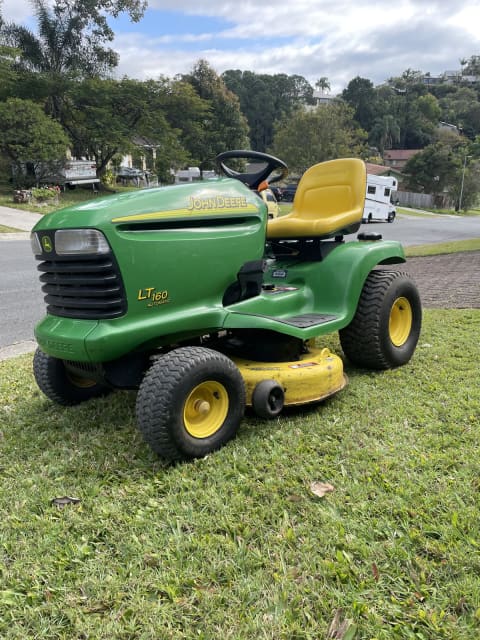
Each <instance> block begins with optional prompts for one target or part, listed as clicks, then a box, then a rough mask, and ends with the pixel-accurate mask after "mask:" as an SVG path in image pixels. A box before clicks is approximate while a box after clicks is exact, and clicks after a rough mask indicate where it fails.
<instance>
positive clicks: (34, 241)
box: [30, 233, 42, 256]
mask: <svg viewBox="0 0 480 640" xmlns="http://www.w3.org/2000/svg"><path fill="white" fill-rule="evenodd" d="M30 245H31V247H32V252H33V255H34V256H40V255H42V245H41V244H40V240H39V239H38V236H37V234H36V233H31V234H30Z"/></svg>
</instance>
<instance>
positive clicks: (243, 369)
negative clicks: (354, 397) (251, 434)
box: [233, 348, 347, 406]
mask: <svg viewBox="0 0 480 640" xmlns="http://www.w3.org/2000/svg"><path fill="white" fill-rule="evenodd" d="M233 360H234V361H235V364H236V365H237V367H238V368H239V370H240V373H241V374H242V377H243V379H244V382H245V388H246V394H247V405H249V406H251V405H252V393H253V390H254V389H255V387H256V386H257V384H258V383H259V382H261V381H262V380H267V379H268V380H275V381H277V382H278V383H279V384H280V385H281V386H282V387H283V389H284V392H285V406H294V405H300V404H305V403H308V402H318V401H319V400H323V399H324V398H328V396H331V395H333V394H334V393H337V391H341V390H342V389H343V388H344V387H345V386H346V384H347V377H346V376H345V375H344V373H343V363H342V361H341V359H340V358H339V357H338V356H336V355H335V354H333V353H331V351H330V350H329V349H326V348H324V349H315V348H309V351H308V353H305V354H303V355H302V356H301V357H300V359H299V360H296V361H293V362H255V361H252V360H243V359H240V358H233Z"/></svg>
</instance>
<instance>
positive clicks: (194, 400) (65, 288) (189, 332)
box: [32, 150, 421, 460]
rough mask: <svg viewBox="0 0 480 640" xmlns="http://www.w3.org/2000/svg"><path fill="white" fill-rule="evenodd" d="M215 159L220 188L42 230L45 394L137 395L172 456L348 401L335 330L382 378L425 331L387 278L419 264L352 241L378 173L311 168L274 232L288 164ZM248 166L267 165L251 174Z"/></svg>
mask: <svg viewBox="0 0 480 640" xmlns="http://www.w3.org/2000/svg"><path fill="white" fill-rule="evenodd" d="M217 160H218V164H219V167H220V171H221V173H222V174H223V176H222V177H220V178H218V179H212V180H206V181H201V182H196V183H186V184H180V185H174V186H168V187H160V188H153V189H144V190H137V191H132V192H127V193H121V194H115V195H110V196H106V197H99V198H96V199H95V200H92V201H89V202H87V203H83V204H79V205H77V206H73V207H68V208H65V209H62V210H59V211H57V212H54V213H52V214H49V215H46V216H44V218H43V219H42V220H41V221H40V222H39V223H38V224H37V225H36V226H35V228H34V230H33V232H32V247H33V252H34V254H35V257H36V258H37V260H38V261H39V264H38V269H39V271H40V274H41V275H40V281H41V283H42V290H43V292H44V295H45V303H46V316H45V317H44V318H43V320H41V321H40V323H39V324H38V325H37V326H36V329H35V336H36V339H37V342H38V345H39V347H38V349H37V351H36V353H35V356H34V362H33V369H34V375H35V378H36V381H37V384H38V386H39V387H40V389H41V390H42V391H43V393H44V394H45V395H46V396H47V397H48V398H50V399H51V400H53V401H54V402H56V403H58V404H61V405H75V404H78V403H80V402H83V401H86V400H89V399H90V398H94V397H98V396H102V395H105V394H107V393H109V392H110V391H112V390H114V389H138V394H137V400H136V415H137V421H138V427H139V429H140V431H141V433H142V435H143V438H144V440H145V441H146V442H147V443H148V444H149V445H150V446H151V447H152V449H153V450H154V451H155V452H156V453H158V454H159V455H160V456H161V457H163V458H166V459H170V460H179V459H191V458H196V457H202V456H204V455H206V454H207V453H209V452H211V451H214V450H216V449H218V448H219V447H221V446H222V445H224V444H225V443H226V442H228V441H229V440H231V439H232V438H233V437H235V435H236V433H237V430H238V428H239V425H240V423H241V420H242V417H243V415H244V411H245V407H246V406H247V407H251V408H252V409H253V411H254V412H255V413H256V414H257V415H258V416H260V417H262V418H273V417H276V416H278V415H279V414H280V413H281V411H282V409H283V408H284V407H289V406H295V405H303V404H307V403H316V402H319V401H321V400H323V399H324V398H327V397H328V396H331V395H332V394H334V393H337V392H338V391H340V390H341V389H343V388H344V387H345V385H346V382H347V380H346V376H345V374H344V371H343V362H342V359H341V358H340V357H339V356H338V355H336V354H335V353H332V352H331V351H330V350H329V349H327V348H325V347H323V348H322V347H321V346H318V344H319V342H321V339H322V336H325V335H326V334H330V333H332V332H337V331H338V332H339V336H340V343H341V347H342V350H343V353H344V356H345V357H346V358H347V359H348V360H349V361H350V362H351V363H352V364H353V365H356V366H358V367H362V368H370V369H379V370H381V369H388V368H392V367H397V366H400V365H403V364H405V363H406V362H408V361H409V360H410V358H411V357H412V355H413V353H414V350H415V347H416V344H417V340H418V337H419V333H420V327H421V303H420V298H419V294H418V291H417V288H416V286H415V284H414V283H413V282H412V280H411V279H410V278H409V276H408V275H407V274H406V273H403V272H401V271H398V270H394V269H388V265H393V264H398V263H403V262H405V256H404V252H403V249H402V247H401V245H400V244H399V243H397V242H393V241H383V240H382V239H381V236H380V234H377V233H372V232H368V233H358V235H357V236H356V237H354V238H353V239H351V240H349V241H347V240H346V239H345V236H351V235H352V234H356V233H357V232H358V231H359V230H360V225H361V221H362V214H363V205H364V197H365V184H366V170H365V164H364V162H363V161H361V160H359V159H354V158H347V159H338V160H331V161H327V162H322V163H319V164H316V165H314V166H312V167H311V168H310V169H308V170H307V171H306V172H305V173H304V175H303V177H302V178H301V180H300V183H299V185H298V188H297V191H296V194H295V199H294V202H293V207H292V210H291V212H290V213H288V214H287V215H283V216H279V217H277V218H274V219H268V215H267V207H266V205H265V202H264V201H263V200H262V199H261V198H260V197H259V195H258V194H259V192H261V191H262V190H263V189H265V188H268V185H269V184H272V183H273V182H275V181H278V180H282V179H284V178H285V176H286V174H287V167H286V165H285V163H284V162H282V161H281V160H279V159H278V158H275V157H273V156H271V155H267V154H263V153H259V152H255V151H244V150H241V151H227V152H225V153H222V154H220V155H219V156H218V158H217ZM247 161H250V162H253V163H255V164H254V167H255V169H254V170H252V171H242V170H241V169H240V170H238V167H239V166H245V162H247ZM238 162H243V165H239V164H238ZM233 167H236V168H233ZM258 167H260V168H258Z"/></svg>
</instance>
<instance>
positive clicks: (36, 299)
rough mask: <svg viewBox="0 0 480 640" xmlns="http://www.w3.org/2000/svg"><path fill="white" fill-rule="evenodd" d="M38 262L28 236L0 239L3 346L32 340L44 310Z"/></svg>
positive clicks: (0, 324) (0, 339)
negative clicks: (25, 237) (17, 238)
mask: <svg viewBox="0 0 480 640" xmlns="http://www.w3.org/2000/svg"><path fill="white" fill-rule="evenodd" d="M2 235H5V234H2ZM35 262H36V261H35V259H34V257H33V255H32V251H31V249H30V242H29V241H28V240H26V239H21V240H9V241H8V240H7V241H2V242H1V243H0V348H1V347H6V346H8V345H11V344H13V343H14V342H19V341H25V340H33V327H34V325H35V323H36V322H37V321H38V320H40V318H41V317H42V315H43V313H44V305H43V296H42V295H41V291H40V285H39V281H38V272H37V268H36V264H35Z"/></svg>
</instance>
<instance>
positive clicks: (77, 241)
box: [55, 229, 110, 256]
mask: <svg viewBox="0 0 480 640" xmlns="http://www.w3.org/2000/svg"><path fill="white" fill-rule="evenodd" d="M55 251H56V253H57V255H59V256H68V255H84V254H90V253H93V254H99V253H108V252H109V251H110V247H109V246H108V242H107V240H106V238H105V236H104V235H103V233H101V232H100V231H97V229H60V230H58V231H55Z"/></svg>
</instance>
